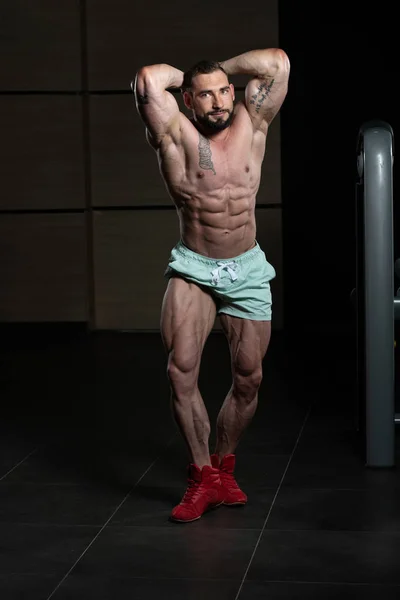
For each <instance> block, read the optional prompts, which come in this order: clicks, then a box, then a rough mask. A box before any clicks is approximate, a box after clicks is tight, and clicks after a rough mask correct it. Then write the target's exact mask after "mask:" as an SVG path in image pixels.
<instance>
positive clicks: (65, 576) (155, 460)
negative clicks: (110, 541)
mask: <svg viewBox="0 0 400 600" xmlns="http://www.w3.org/2000/svg"><path fill="white" fill-rule="evenodd" d="M176 436H177V434H176V433H174V434H173V436H172V437H171V439H170V440H169V441H168V442H167V444H166V445H165V448H164V451H165V450H166V449H167V448H168V447H169V446H170V445H171V444H172V442H173V441H174V439H175V438H176ZM162 455H163V454H162V453H160V454H159V455H158V456H157V457H156V458H155V459H154V460H153V462H152V463H151V465H150V466H149V467H148V468H147V469H146V470H145V471H144V473H142V475H141V476H140V477H139V479H138V480H137V481H136V482H135V484H134V485H133V486H132V488H131V489H130V490H129V492H128V493H127V494H126V496H125V497H124V498H123V499H122V500H121V502H120V503H119V504H118V506H117V507H116V509H115V510H114V511H113V512H112V514H111V515H110V516H109V518H108V519H107V521H106V522H105V523H104V525H103V526H102V527H101V528H100V529H99V531H98V532H97V533H96V535H95V536H94V538H93V539H92V540H91V542H90V543H89V544H88V546H87V547H86V548H85V549H84V551H83V552H82V553H81V554H80V556H79V557H78V558H77V559H76V561H75V562H74V564H73V565H72V567H71V568H70V569H69V570H68V571H67V572H66V573H65V575H64V577H63V578H62V579H61V580H60V581H59V582H58V584H57V585H56V587H55V588H54V590H53V591H52V592H51V594H50V595H49V596H48V597H47V600H50V598H52V597H53V596H54V594H55V593H56V591H57V590H58V589H59V588H60V587H61V585H62V584H63V583H64V581H65V580H66V579H67V577H68V576H69V574H70V573H71V572H72V571H73V570H74V568H75V567H76V565H77V564H78V563H79V561H80V560H81V559H82V558H83V557H84V556H85V554H86V552H87V551H88V550H89V548H90V547H91V546H92V545H93V544H94V542H95V541H96V540H97V538H98V537H99V535H100V534H101V533H102V532H103V531H104V529H105V528H106V527H107V525H108V524H109V522H110V521H111V519H112V518H113V517H114V515H115V514H116V513H117V512H118V511H119V509H120V508H121V506H122V505H123V504H124V502H126V500H127V499H128V498H129V496H130V495H131V493H132V491H133V490H134V489H135V488H136V486H137V485H138V484H139V483H140V482H141V480H142V479H143V477H145V475H147V473H148V472H149V471H150V469H152V468H153V467H154V465H155V464H156V462H157V461H158V460H159V459H160V458H161V456H162Z"/></svg>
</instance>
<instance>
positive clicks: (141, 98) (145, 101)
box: [137, 94, 149, 105]
mask: <svg viewBox="0 0 400 600" xmlns="http://www.w3.org/2000/svg"><path fill="white" fill-rule="evenodd" d="M137 102H138V104H140V105H143V104H148V103H149V97H148V95H147V94H145V95H144V96H142V95H141V94H137Z"/></svg>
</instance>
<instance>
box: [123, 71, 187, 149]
mask: <svg viewBox="0 0 400 600" xmlns="http://www.w3.org/2000/svg"><path fill="white" fill-rule="evenodd" d="M182 84H183V71H180V70H179V69H175V67H171V66H170V65H167V64H159V65H149V66H145V67H142V68H141V69H140V70H139V71H138V72H137V74H136V78H135V82H134V89H133V91H134V94H135V100H136V108H137V110H138V112H139V114H140V116H141V117H142V119H143V121H144V123H145V125H146V128H147V137H148V140H149V142H150V144H151V145H152V146H153V147H154V148H155V149H158V148H159V147H160V146H161V144H162V142H163V141H170V140H172V141H173V142H175V143H179V140H180V111H179V106H178V103H177V101H176V100H175V98H174V96H173V94H171V93H170V92H168V91H167V89H168V88H180V87H181V86H182Z"/></svg>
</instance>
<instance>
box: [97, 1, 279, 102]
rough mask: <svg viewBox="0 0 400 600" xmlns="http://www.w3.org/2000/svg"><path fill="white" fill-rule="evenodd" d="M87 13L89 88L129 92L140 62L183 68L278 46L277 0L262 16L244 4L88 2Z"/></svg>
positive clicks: (254, 8) (253, 8) (269, 2)
mask: <svg viewBox="0 0 400 600" xmlns="http://www.w3.org/2000/svg"><path fill="white" fill-rule="evenodd" d="M87 10H88V19H87V22H88V60H89V87H90V89H92V90H93V89H95V90H96V89H97V90H100V89H128V88H129V82H130V80H131V79H132V78H133V77H134V75H135V73H136V71H137V70H138V69H139V68H140V67H141V66H142V65H144V64H151V63H163V62H166V63H168V64H171V65H173V66H175V67H177V68H179V69H182V70H186V69H187V68H189V67H190V66H191V65H192V64H193V63H195V62H197V61H198V60H200V59H203V58H212V59H215V60H224V59H227V58H230V57H231V56H234V55H236V54H239V53H242V52H245V51H247V50H250V49H253V48H265V47H267V46H270V47H271V46H276V45H277V44H278V3H277V0H273V1H272V0H269V1H268V2H264V3H263V7H262V18H259V13H260V8H259V7H258V6H254V5H251V4H246V3H244V2H240V3H239V2H237V3H235V4H230V5H223V6H216V5H215V3H214V2H204V1H202V2H200V1H199V0H196V1H195V2H191V3H190V4H188V3H187V2H186V1H185V0H176V1H175V2H174V3H173V4H171V3H169V2H164V1H163V0H156V2H151V3H149V4H147V5H144V4H143V3H142V2H132V1H131V0H114V1H113V3H112V4H111V3H110V2H109V0H87ZM255 17H257V18H255ZM205 54H207V56H205Z"/></svg>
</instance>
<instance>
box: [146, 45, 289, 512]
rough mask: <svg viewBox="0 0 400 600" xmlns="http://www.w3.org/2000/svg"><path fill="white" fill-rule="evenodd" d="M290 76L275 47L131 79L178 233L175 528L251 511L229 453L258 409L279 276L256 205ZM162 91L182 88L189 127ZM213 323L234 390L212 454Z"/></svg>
mask: <svg viewBox="0 0 400 600" xmlns="http://www.w3.org/2000/svg"><path fill="white" fill-rule="evenodd" d="M289 71H290V66H289V59H288V57H287V55H286V54H285V52H284V51H283V50H281V49H279V48H271V49H264V50H263V49H261V50H253V51H249V52H246V53H244V54H241V55H239V56H236V57H234V58H231V59H229V60H225V61H222V62H213V61H201V62H199V63H198V64H196V65H195V66H194V67H192V68H191V69H190V70H189V71H187V72H186V73H183V72H182V71H180V70H179V69H176V68H174V67H172V66H169V65H167V64H158V65H150V66H145V67H142V68H141V69H140V70H139V71H138V73H137V75H136V79H135V85H134V92H135V98H136V106H137V109H138V111H139V114H140V116H141V117H142V119H143V121H144V123H145V125H146V135H147V140H148V142H149V143H150V145H151V146H152V147H153V148H154V150H155V151H156V153H157V156H158V162H159V166H160V171H161V174H162V177H163V179H164V182H165V185H166V187H167V190H168V192H169V194H170V196H171V198H172V200H173V201H174V203H175V205H176V209H177V213H178V217H179V224H180V240H179V242H178V243H177V244H176V246H175V247H174V248H173V249H172V251H171V256H170V260H169V263H168V266H167V270H166V276H167V279H168V285H167V289H166V292H165V296H164V300H163V304H162V309H161V333H162V338H163V343H164V345H165V348H166V351H167V353H168V369H167V372H168V379H169V382H170V386H171V399H172V410H173V415H174V417H175V420H176V422H177V424H178V426H179V429H180V431H181V432H182V434H183V437H184V439H185V441H186V444H187V446H188V451H189V456H190V462H189V466H188V487H187V490H186V492H185V494H184V496H183V498H182V501H181V502H180V503H179V504H178V505H177V506H176V507H175V508H174V509H173V511H172V514H171V519H172V520H174V521H179V522H188V521H193V520H195V519H198V518H200V517H201V515H202V514H203V513H204V512H205V511H206V510H207V509H210V508H213V507H215V506H218V505H220V504H227V505H236V504H238V505H243V504H245V503H246V502H247V496H246V494H245V493H244V492H243V491H242V490H241V489H240V488H239V486H238V484H237V482H236V480H235V477H234V467H235V449H236V447H237V445H238V442H239V439H240V437H241V435H242V433H243V432H244V430H245V428H246V427H247V426H248V425H249V423H250V421H251V419H252V417H253V415H254V412H255V410H256V406H257V402H258V390H259V386H260V383H261V379H262V361H263V358H264V356H265V354H266V351H267V348H268V344H269V340H270V335H271V292H270V284H269V281H270V280H271V279H272V278H273V277H274V276H275V270H274V268H273V266H272V265H271V264H270V263H269V262H267V260H266V256H265V254H264V252H263V250H262V249H261V248H260V246H259V244H258V242H257V241H256V221H255V205H256V195H257V191H258V188H259V184H260V176H261V163H262V161H263V158H264V153H265V145H266V137H267V133H268V129H269V126H270V124H271V122H272V120H273V118H274V117H275V115H276V114H277V112H278V111H279V109H280V107H281V105H282V103H283V101H284V99H285V96H286V93H287V88H288V79H289ZM234 74H246V75H249V76H250V79H249V81H248V84H247V86H246V92H245V100H244V102H237V103H235V92H234V87H233V85H232V84H231V83H229V79H228V76H229V75H234ZM168 88H169V89H171V88H181V91H182V93H183V101H184V103H185V106H186V108H187V109H188V110H189V111H190V112H189V114H190V113H191V117H190V118H188V117H187V116H185V115H184V114H183V113H182V112H180V110H179V106H178V104H177V102H176V100H175V98H174V95H173V94H172V93H170V92H169V91H168ZM216 314H218V315H219V318H220V322H221V326H222V328H223V331H224V332H225V334H226V336H227V340H228V343H229V349H230V355H231V365H232V386H231V388H230V390H229V392H228V394H227V396H226V398H225V401H224V402H223V404H222V407H221V410H220V412H219V415H218V419H217V441H216V447H215V450H214V453H213V454H212V455H211V456H210V451H209V435H210V421H209V418H208V414H207V410H206V407H205V405H204V402H203V399H202V397H201V395H200V392H199V388H198V376H199V368H200V361H201V356H202V351H203V348H204V345H205V342H206V339H207V337H208V335H209V334H210V332H211V329H212V327H213V325H214V321H215V317H216Z"/></svg>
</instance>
